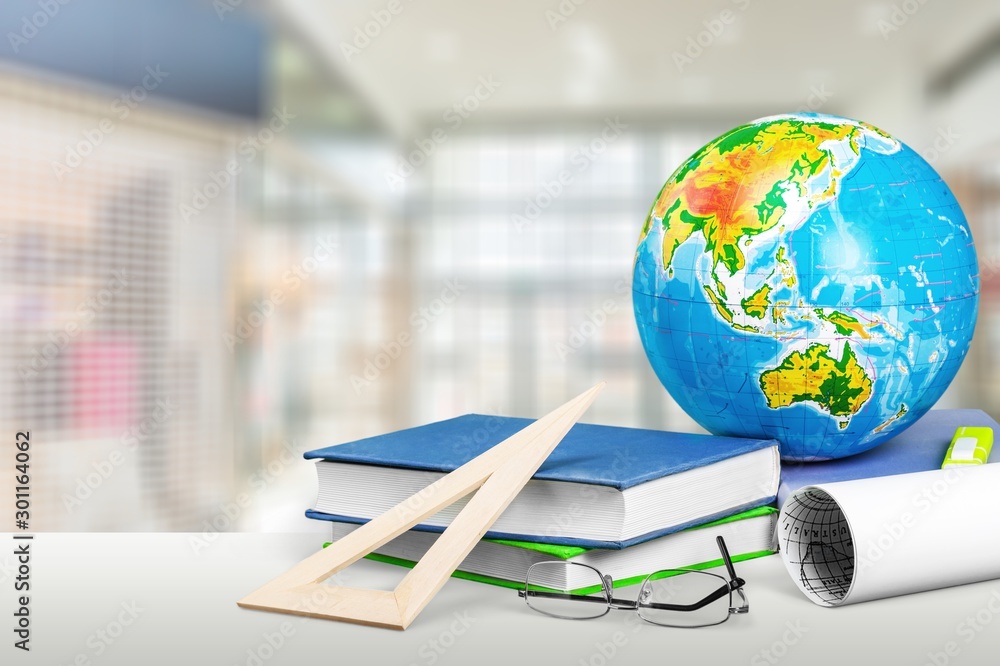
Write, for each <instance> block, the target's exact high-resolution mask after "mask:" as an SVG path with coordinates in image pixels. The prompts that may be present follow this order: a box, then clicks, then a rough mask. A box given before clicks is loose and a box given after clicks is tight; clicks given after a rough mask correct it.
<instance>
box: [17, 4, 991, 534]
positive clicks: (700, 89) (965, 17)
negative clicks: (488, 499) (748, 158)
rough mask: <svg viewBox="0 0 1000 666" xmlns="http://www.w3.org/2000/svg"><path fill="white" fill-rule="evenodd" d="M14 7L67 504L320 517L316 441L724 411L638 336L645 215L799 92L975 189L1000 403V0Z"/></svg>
mask: <svg viewBox="0 0 1000 666" xmlns="http://www.w3.org/2000/svg"><path fill="white" fill-rule="evenodd" d="M0 23H2V26H3V35H4V39H3V43H0V173H2V177H0V190H2V193H3V196H2V200H0V271H2V273H3V280H2V284H0V307H2V311H3V314H2V317H0V371H2V373H3V374H2V379H0V392H2V394H0V424H2V426H3V428H4V432H6V433H7V436H8V437H11V438H13V436H14V433H15V432H16V431H18V430H29V429H30V431H31V437H32V442H33V444H34V448H33V452H34V453H33V456H34V460H33V463H34V465H33V493H34V516H33V519H34V524H33V527H35V528H37V529H41V530H93V531H101V530H193V531H202V530H207V531H211V530H214V529H249V530H273V531H284V530H302V529H310V526H309V525H308V521H306V520H305V519H304V517H303V516H302V512H303V510H304V509H305V508H306V507H307V506H309V505H310V504H311V503H312V501H313V500H314V497H315V496H314V492H315V480H314V472H313V470H312V469H311V465H309V464H308V463H305V462H303V461H302V460H301V456H300V454H301V452H302V451H304V450H307V449H310V448H315V447H318V446H323V445H328V444H332V443H336V442H341V441H347V440H351V439H355V438H359V437H363V436H368V435H372V434H376V433H379V432H383V431H387V430H391V429H398V428H402V427H407V426H411V425H416V424H420V423H424V422H428V421H431V420H435V419H440V418H447V417H450V416H454V415H457V414H461V413H465V412H470V411H475V412H481V413H502V414H507V415H517V416H526V417H534V416H539V415H541V414H543V413H544V412H546V411H547V410H548V409H550V408H552V407H554V406H555V405H558V404H560V403H561V402H562V401H564V400H565V399H566V398H567V397H568V396H570V395H574V394H576V393H577V392H578V391H580V390H582V389H583V388H585V387H587V386H590V385H591V384H593V383H594V382H595V381H597V380H598V379H601V378H604V379H607V380H608V381H609V385H610V386H609V390H608V391H606V394H605V395H604V396H603V397H602V399H601V400H600V401H599V402H598V404H596V405H595V406H594V407H593V408H592V409H591V411H590V412H589V414H588V419H589V420H591V421H598V422H605V423H610V424H618V425H630V426H647V427H658V428H669V429H676V430H697V429H698V428H697V426H696V425H695V424H694V423H693V422H692V421H691V420H690V419H689V418H688V417H686V416H685V414H684V413H683V412H682V411H680V410H679V409H678V408H677V406H676V405H675V404H674V403H673V401H672V400H671V399H670V397H669V396H668V395H667V393H666V391H665V390H664V389H663V388H662V387H661V386H660V384H659V382H658V381H657V380H656V378H655V376H654V374H653V372H652V370H651V369H650V368H649V366H648V364H647V362H646V360H645V356H644V354H643V351H642V348H641V345H640V343H639V339H638V336H637V333H636V330H635V326H634V323H633V321H632V314H631V297H630V279H631V264H632V256H633V252H634V245H635V241H636V239H637V237H638V233H639V229H640V226H641V224H642V222H643V220H644V217H645V215H646V212H647V210H648V208H649V206H650V204H651V203H652V201H653V199H654V198H655V196H656V194H657V192H658V191H659V188H660V187H661V185H662V184H663V182H664V181H665V180H666V178H667V177H668V176H669V175H670V173H671V172H672V171H673V170H674V168H675V167H676V166H677V165H678V164H679V163H680V162H681V161H682V160H683V159H684V158H686V157H687V156H688V155H690V154H691V153H692V152H693V151H694V150H695V149H697V148H698V147H699V146H701V145H702V144H703V143H705V142H706V141H707V140H709V139H711V138H712V137H714V136H716V135H718V134H719V133H721V132H723V131H725V130H727V129H729V128H731V127H734V126H736V125H738V124H740V123H743V122H746V121H748V120H751V119H753V118H756V117H759V116H764V115H770V114H774V113H780V112H786V111H794V110H812V111H819V112H824V113H833V114H838V115H845V116H850V117H857V118H861V119H863V120H866V121H868V122H871V123H873V124H875V125H877V126H879V127H881V128H883V129H885V130H887V131H889V132H890V133H892V134H894V135H895V136H897V137H899V138H900V139H902V140H903V141H905V142H906V143H908V144H909V145H910V146H912V147H913V148H914V149H916V150H917V151H918V152H920V153H921V154H922V155H923V156H924V157H925V158H926V159H928V160H929V161H930V162H931V163H932V164H933V165H934V166H935V167H936V168H937V169H938V170H939V171H940V172H941V173H942V175H943V176H944V177H945V180H946V181H947V182H948V183H949V184H950V186H951V187H952V189H953V190H954V191H955V193H956V195H957V196H958V198H959V200H960V201H961V203H962V205H963V207H964V209H965V212H966V214H967V216H968V218H969V220H970V223H971V225H972V228H973V232H974V235H975V238H976V241H977V247H978V251H979V258H980V262H981V264H982V275H983V279H982V284H983V298H982V305H981V312H980V319H979V324H978V327H979V328H978V331H977V334H976V338H975V340H974V343H973V350H972V352H971V354H970V357H969V359H968V362H967V363H966V364H965V366H964V367H963V370H962V371H961V373H960V374H959V377H958V379H957V380H956V381H955V383H954V384H953V386H952V387H951V389H950V390H949V392H948V393H947V394H946V395H945V397H944V398H943V402H945V403H947V405H948V406H967V407H979V408H983V409H985V410H987V411H989V412H991V413H992V414H993V415H994V416H1000V381H998V380H997V379H996V376H997V371H998V370H1000V352H998V351H997V350H998V349H1000V339H998V338H1000V327H998V326H996V325H995V324H996V319H997V318H998V317H1000V289H998V288H997V285H998V280H997V279H996V275H997V269H998V268H1000V264H998V263H997V262H998V261H1000V124H998V123H997V122H996V108H997V107H998V103H1000V4H998V3H996V2H995V1H967V2H948V3H944V2H935V3H923V2H918V1H917V0H905V1H897V2H895V3H892V2H870V1H861V0H850V1H845V2H840V3H837V4H835V5H830V4H828V3H822V4H816V3H800V2H792V1H791V0H782V1H778V0H772V1H769V2H763V1H762V0H713V1H710V2H705V3H681V2H663V3H645V2H634V1H631V0H630V1H627V2H608V1H607V0H587V1H584V0H562V1H561V2H559V1H558V0H552V1H551V2H531V1H527V0H514V1H512V2H505V3H470V2H459V1H457V0H422V1H421V2H411V1H410V0H373V1H366V2H354V3H330V2H323V1H321V0H274V1H271V2H265V1H260V2H254V1H253V0H242V1H241V0H214V1H212V0H131V1H126V0H120V1H119V0H88V2H73V3H68V4H63V0H26V1H21V0H12V1H8V2H4V3H3V5H2V6H0ZM9 458H10V460H11V466H12V465H13V462H12V461H13V454H11V455H10V456H9ZM10 477H11V475H10V474H5V475H4V478H3V479H2V480H0V489H3V488H8V489H10V486H11V480H10ZM4 493H5V494H9V493H8V491H7V490H4ZM9 511H10V510H9V509H8V505H7V504H6V503H5V504H4V508H3V509H2V510H0V513H2V514H4V515H6V513H8V512H9ZM9 518H10V519H12V518H13V517H12V516H9ZM320 529H321V528H320Z"/></svg>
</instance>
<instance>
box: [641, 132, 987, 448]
mask: <svg viewBox="0 0 1000 666" xmlns="http://www.w3.org/2000/svg"><path fill="white" fill-rule="evenodd" d="M632 298H633V306H634V311H635V321H636V324H637V325H638V328H639V336H640V338H641V340H642V344H643V347H644V348H645V351H646V355H647V357H648V358H649V361H650V363H651V364H652V367H653V370H654V371H655V373H656V375H657V377H658V378H659V380H660V381H661V382H662V384H663V386H664V387H666V389H667V391H668V392H669V393H670V395H671V396H673V398H674V400H676V401H677V403H678V404H679V405H680V406H681V407H682V408H683V409H684V410H685V411H686V412H687V413H688V414H689V415H690V416H691V417H692V418H693V419H694V420H695V421H696V422H697V423H698V424H700V425H701V426H702V427H704V428H705V429H706V430H708V431H709V432H711V433H713V434H717V435H730V436H742V437H754V438H773V439H776V440H777V441H778V442H779V445H780V451H781V456H782V458H783V459H785V460H801V461H813V460H829V459H833V458H840V457H844V456H849V455H854V454H856V453H860V452H862V451H866V450H868V449H871V448H873V447H875V446H877V445H878V444H879V443H881V442H883V441H885V440H886V439H888V438H890V437H892V436H893V435H895V434H897V433H899V432H900V431H902V430H904V429H905V428H907V427H908V426H909V425H911V424H913V423H914V422H915V421H916V420H917V419H919V418H920V417H921V416H922V415H923V414H924V413H925V412H926V411H927V410H928V409H930V407H931V406H932V405H933V404H934V403H935V402H936V401H937V400H938V399H939V398H940V397H941V395H942V393H944V391H945V389H946V388H947V387H948V385H949V383H951V381H952V379H953V378H954V377H955V373H956V372H957V371H958V369H959V366H960V365H961V364H962V361H963V359H964V358H965V356H966V354H967V352H968V349H969V343H970V341H971V339H972V332H973V328H974V327H975V322H976V315H977V312H978V307H979V269H978V263H977V259H976V251H975V246H974V245H973V241H972V235H971V233H970V231H969V226H968V223H967V222H966V219H965V216H964V215H963V213H962V210H961V208H960V207H959V205H958V202H957V201H956V200H955V197H954V195H953V194H952V192H951V190H949V189H948V186H947V185H946V184H945V183H944V181H943V180H942V179H941V177H940V176H939V175H938V174H937V172H936V171H935V170H934V169H933V168H932V167H931V166H930V165H929V164H928V163H927V162H926V161H925V160H924V159H923V158H922V157H920V155H918V154H917V153H916V152H914V151H913V150H911V149H910V148H909V147H907V146H906V145H904V144H903V143H901V142H900V141H898V140H896V139H894V138H893V137H891V136H890V135H889V134H887V133H885V132H883V131H882V130H879V129H877V128H875V127H873V126H871V125H869V124H867V123H863V122H859V121H855V120H849V119H847V118H839V117H835V116H828V115H819V114H788V115H779V116H771V117H767V118H761V119H760V120H756V121H754V122H751V123H749V124H746V125H743V126H741V127H737V128H736V129H734V130H732V131H730V132H727V133H726V134H724V135H722V136H720V137H719V138H717V139H715V140H714V141H712V142H710V143H709V144H707V145H706V146H704V147H703V148H701V149H700V150H698V151H697V152H696V153H695V154H694V155H692V156H691V157H690V158H689V159H688V160H687V161H685V162H684V163H683V164H681V165H680V167H679V168H678V169H677V170H676V171H675V172H674V173H673V175H671V176H670V178H669V180H667V182H666V184H665V185H664V186H663V188H662V189H661V190H660V193H659V196H657V198H656V201H655V202H654V203H653V206H652V208H651V210H650V212H649V215H648V216H647V218H646V222H645V224H644V225H643V228H642V232H641V235H640V237H639V244H638V248H637V250H636V254H635V262H634V267H633V281H632Z"/></svg>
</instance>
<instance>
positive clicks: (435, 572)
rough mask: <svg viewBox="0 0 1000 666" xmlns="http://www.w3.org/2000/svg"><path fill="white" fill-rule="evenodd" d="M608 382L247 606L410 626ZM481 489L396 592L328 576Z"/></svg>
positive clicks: (250, 598) (252, 597) (311, 560)
mask: <svg viewBox="0 0 1000 666" xmlns="http://www.w3.org/2000/svg"><path fill="white" fill-rule="evenodd" d="M602 388H604V382H601V383H600V384H598V385H597V386H594V387H593V388H591V389H590V390H588V391H586V392H585V393H582V394H580V395H579V396H577V397H576V398H573V399H572V400H570V401H569V402H567V403H566V404H565V405H563V406H562V407H559V408H558V409H556V410H555V411H553V412H552V413H550V414H548V415H546V416H543V417H542V418H540V419H538V420H537V421H535V422H534V423H532V424H531V425H529V426H528V427H526V428H524V429H523V430H521V431H520V432H517V433H515V434H514V435H512V436H510V437H508V438H507V439H505V440H504V441H502V442H500V443H499V444H497V445H496V446H494V447H492V448H491V449H489V450H488V451H485V452H483V453H482V454H480V455H479V456H477V457H475V458H473V459H472V460H470V461H469V462H467V463H465V464H464V465H462V466H461V467H459V468H458V469H456V470H455V471H453V472H451V473H450V474H448V475H447V476H445V477H443V478H441V479H439V480H438V481H436V482H434V483H432V484H431V485H429V486H427V488H425V489H424V490H422V491H420V492H418V493H416V494H414V495H413V496H411V497H410V498H408V499H406V500H404V501H402V502H400V503H399V504H397V505H396V506H395V507H393V508H392V509H389V510H388V511H386V512H385V513H383V514H382V515H381V516H378V517H377V518H375V519H373V520H372V521H370V522H368V523H366V524H365V525H362V526H361V527H360V528H358V529H357V530H355V531H354V532H352V533H350V534H349V535H347V536H345V537H344V538H342V539H340V540H339V541H336V542H335V543H333V544H332V545H331V546H330V547H328V548H326V549H324V550H322V551H320V552H318V553H316V554H314V555H311V556H310V557H308V558H306V559H304V560H302V562H300V563H299V564H297V565H296V566H294V567H293V568H291V569H289V570H288V571H286V572H285V573H283V574H281V575H280V576H278V577H277V578H275V579H274V580H272V581H271V582H269V583H268V584H266V585H264V587H262V588H260V589H259V590H257V591H256V592H253V593H251V594H249V595H247V596H246V597H245V598H243V599H241V600H240V601H239V602H238V604H239V606H241V607H243V608H253V609H256V610H265V611H273V612H276V613H289V614H291V615H304V616H307V617H317V618H323V619H327V620H340V621H342V622H355V623H358V624H366V625H370V626H376V627H387V628H390V629H406V627H408V626H409V625H410V623H411V622H413V620H414V618H416V617H417V615H418V614H419V613H420V611H422V610H423V609H424V606H426V605H427V603H428V602H429V601H430V600H431V599H432V598H434V595H435V594H437V593H438V590H440V589H441V586H443V585H444V584H445V582H446V581H447V580H448V577H449V576H451V574H452V573H453V572H454V571H455V569H456V568H457V567H458V565H459V564H461V562H462V560H464V559H465V556H466V555H468V554H469V551H471V550H472V548H473V547H474V546H475V545H476V543H478V542H479V540H480V539H481V538H482V537H483V534H485V533H486V531H487V530H488V529H489V528H490V526H492V525H493V523H494V521H496V519H497V518H498V517H499V516H500V514H501V513H503V511H504V509H506V508H507V505H509V504H510V503H511V501H512V500H513V499H514V497H515V496H517V494H518V493H519V492H520V491H521V488H523V487H524V484H526V483H527V482H528V479H530V478H531V476H532V475H533V474H534V473H535V472H536V471H537V470H538V468H539V467H540V466H541V464H542V463H543V462H545V459H546V458H548V456H549V454H550V453H551V452H552V449H554V448H555V447H556V445H557V444H558V443H559V442H560V441H561V440H562V438H563V437H564V436H565V435H566V433H567V432H569V429H570V428H571V427H573V424H574V423H576V422H577V420H578V419H579V418H580V417H581V416H582V415H583V413H584V412H585V411H587V408H588V407H590V404H591V403H592V402H593V401H594V398H595V397H597V394H598V392H600V390H601V389H602ZM472 491H476V494H475V495H474V496H473V497H472V499H470V500H469V503H468V504H467V505H466V506H465V508H464V509H462V511H461V512H460V513H459V514H458V516H456V517H455V519H454V520H453V521H452V523H451V524H450V525H449V526H448V528H447V529H446V530H445V531H444V533H443V534H442V535H441V536H440V537H438V539H437V541H436V542H435V543H434V545H433V546H432V547H431V548H430V550H428V551H427V553H426V554H425V555H424V557H423V558H422V559H421V560H420V561H419V562H417V564H416V566H414V567H413V569H412V570H410V572H409V573H408V574H407V575H406V577H405V578H403V580H402V581H400V583H399V585H398V586H397V587H396V589H395V590H393V591H392V592H386V591H382V590H369V589H360V588H350V587H339V586H334V585H326V584H324V583H323V581H324V580H326V579H327V578H328V577H330V576H332V575H333V574H335V573H337V572H338V571H340V570H342V569H344V568H345V567H347V566H349V565H351V564H353V563H354V562H357V561H358V560H359V559H361V558H362V557H364V556H365V555H367V554H368V553H370V552H371V551H373V550H375V549H376V548H378V547H379V546H381V545H383V544H385V543H387V542H388V541H391V540H392V539H393V538H395V537H396V536H398V535H400V534H402V533H403V532H405V531H406V530H408V529H410V528H411V527H413V526H414V525H416V524H418V523H419V522H420V521H422V520H423V519H424V518H426V517H428V516H431V515H433V514H435V513H437V512H438V511H440V510H441V509H443V508H444V507H446V506H449V505H451V504H452V503H454V502H455V501H456V500H459V499H461V498H463V497H465V496H466V495H468V494H469V493H470V492H472Z"/></svg>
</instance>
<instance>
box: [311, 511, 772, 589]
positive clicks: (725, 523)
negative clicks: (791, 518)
mask: <svg viewBox="0 0 1000 666" xmlns="http://www.w3.org/2000/svg"><path fill="white" fill-rule="evenodd" d="M777 513H778V512H777V509H775V508H773V507H770V506H762V507H758V508H756V509H751V510H749V511H744V512H743V513H738V514H736V515H734V516H729V517H728V518H723V519H721V520H716V521H712V522H710V523H705V524H704V525H699V526H697V527H691V528H688V529H686V530H682V531H680V532H675V533H673V534H668V535H666V536H662V537H659V538H656V539H652V540H650V541H646V542H644V543H640V544H637V545H635V546H630V547H628V548H624V549H621V550H605V549H599V548H580V547H578V546H558V545H553V544H544V543H532V542H529V541H509V540H505V539H483V540H482V541H480V542H479V543H478V544H476V547H475V548H473V549H472V552H471V553H469V555H468V556H467V557H466V558H465V560H463V562H462V564H460V565H459V567H458V570H457V571H455V573H454V574H452V575H453V576H454V577H455V578H464V579H466V580H473V581H476V582H479V583H488V584H490V585H499V586H502V587H510V588H520V587H523V586H524V579H525V576H526V574H527V573H528V567H530V566H531V565H532V564H536V563H538V562H551V561H556V560H563V561H571V562H580V563H582V564H589V565H590V566H592V567H596V568H597V569H598V570H600V571H601V572H603V573H605V574H607V575H610V576H611V577H612V578H613V579H614V581H615V587H624V586H628V585H635V584H638V583H640V582H642V579H643V578H645V577H646V576H648V575H649V574H650V573H652V572H654V571H657V570H659V569H711V568H713V567H719V566H722V559H721V558H720V557H719V547H718V546H717V545H716V543H715V537H716V536H718V535H722V537H723V538H725V540H726V545H727V546H728V548H729V551H730V554H731V555H732V558H733V560H734V561H736V562H741V561H744V560H750V559H753V558H756V557H762V556H764V555H771V554H773V553H774V552H775V551H776V548H775V543H774V524H775V520H776V517H777ZM358 527H359V525H355V524H352V523H338V522H335V523H333V540H334V541H336V540H337V539H341V538H343V537H345V536H347V535H348V534H350V533H351V532H353V531H354V530H356V529H357V528H358ZM438 536H439V535H438V534H437V533H434V532H423V531H418V530H410V531H408V532H404V533H403V534H401V535H399V536H398V537H396V538H395V539H393V540H392V541H390V542H389V543H387V544H385V545H384V546H382V547H381V548H378V549H377V550H375V552H373V553H371V554H369V555H367V556H366V557H367V558H368V559H370V560H375V561H378V562H388V563H389V564H395V565H398V566H403V567H413V565H414V564H415V563H416V562H417V561H418V560H419V559H420V558H422V557H423V556H424V553H426V552H427V551H428V550H429V549H430V547H431V546H432V545H433V544H434V542H435V541H436V540H437V538H438ZM328 545H330V544H329V543H327V544H324V547H325V546H328Z"/></svg>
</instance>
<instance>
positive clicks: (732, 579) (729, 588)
mask: <svg viewBox="0 0 1000 666" xmlns="http://www.w3.org/2000/svg"><path fill="white" fill-rule="evenodd" d="M715 542H716V544H718V546H719V551H720V552H721V553H722V561H723V563H724V564H725V565H726V571H727V572H728V573H729V580H726V579H725V578H723V577H722V576H720V575H718V574H714V573H709V572H707V571H699V570H697V569H661V570H659V571H654V572H653V573H651V574H650V575H648V576H646V578H645V579H643V581H642V586H641V587H640V588H639V599H642V598H643V597H644V596H645V594H646V593H647V591H648V585H649V583H650V582H652V581H653V580H658V579H659V578H663V577H664V576H662V575H661V574H675V575H676V574H680V573H685V574H686V573H694V574H701V575H706V576H715V577H716V578H718V579H719V580H720V581H722V582H721V584H720V585H719V587H718V588H716V589H715V590H714V591H713V592H709V593H708V594H707V595H705V596H704V597H703V598H701V599H699V600H698V601H696V602H694V603H692V604H662V603H650V602H645V603H640V601H639V600H635V601H633V600H631V599H616V598H615V596H614V580H613V579H612V578H611V576H606V575H604V574H602V573H601V572H600V571H598V570H597V569H596V568H594V567H592V566H590V565H589V564H582V563H574V564H575V565H576V566H583V567H587V568H588V569H591V570H592V571H594V572H595V573H596V574H597V575H598V577H600V579H601V586H602V588H603V590H602V591H603V593H604V594H603V596H588V595H584V594H573V593H570V592H554V591H549V590H539V589H531V586H529V584H528V581H529V580H531V569H533V568H534V567H536V566H539V564H543V565H544V564H548V563H546V562H541V563H538V564H533V565H532V566H531V567H529V568H528V575H527V576H526V577H525V580H524V589H523V590H518V591H517V596H518V597H520V598H521V599H524V600H525V603H526V604H527V605H528V608H530V609H531V610H533V611H535V612H537V613H541V614H543V615H548V616H550V617H557V618H560V619H567V620H591V619H594V618H598V617H603V616H605V615H607V613H608V611H610V610H612V609H614V610H630V611H636V613H637V614H638V615H639V617H640V618H642V619H643V620H644V621H645V622H649V623H650V624H655V625H658V626H664V627H676V626H683V627H685V628H692V629H693V628H697V627H709V626H713V625H717V624H722V623H723V622H725V621H726V620H728V619H729V617H730V616H732V615H742V614H744V613H749V612H750V604H749V602H748V601H747V596H746V592H744V590H743V587H744V586H745V585H746V581H745V580H743V579H742V578H740V577H739V576H737V575H736V567H735V566H733V560H732V558H731V557H730V556H729V549H728V548H727V547H726V541H725V539H723V538H722V536H717V537H715ZM733 592H736V594H737V595H738V596H739V598H740V601H741V604H740V605H739V606H733V601H732V596H733ZM726 595H729V612H728V613H727V614H726V616H725V617H724V618H723V619H721V620H719V621H718V622H709V623H706V624H699V625H673V624H667V623H662V622H656V621H654V620H650V619H649V618H648V617H646V616H644V615H643V614H642V609H643V608H650V609H652V610H664V611H676V612H691V611H697V610H700V609H702V608H704V607H705V606H707V605H709V604H711V603H713V602H715V601H718V600H719V599H721V598H722V597H724V596H726ZM532 597H537V598H545V599H562V600H566V601H582V602H586V603H601V604H604V605H605V609H604V612H603V613H601V614H600V615H590V616H587V617H572V616H568V615H558V614H555V613H550V612H547V611H544V610H541V609H539V608H536V607H534V606H532V605H531V601H530V599H531V598H532Z"/></svg>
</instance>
